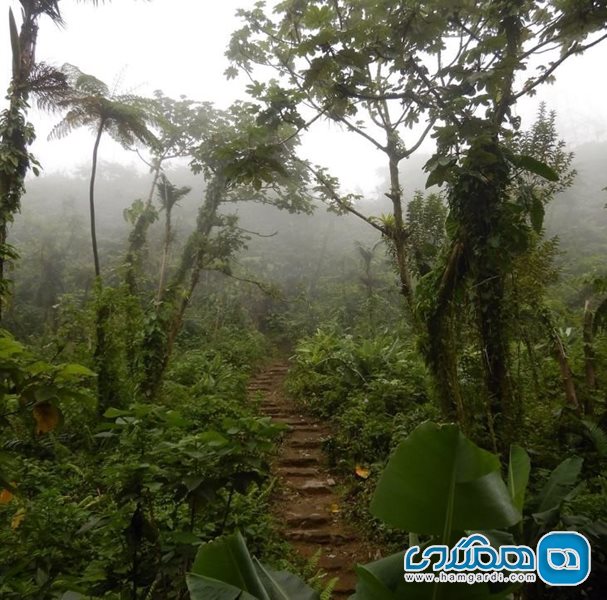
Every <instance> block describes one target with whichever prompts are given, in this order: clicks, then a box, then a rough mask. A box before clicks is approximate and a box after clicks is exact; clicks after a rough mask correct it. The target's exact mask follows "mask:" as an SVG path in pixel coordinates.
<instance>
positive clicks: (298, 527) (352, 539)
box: [248, 361, 372, 599]
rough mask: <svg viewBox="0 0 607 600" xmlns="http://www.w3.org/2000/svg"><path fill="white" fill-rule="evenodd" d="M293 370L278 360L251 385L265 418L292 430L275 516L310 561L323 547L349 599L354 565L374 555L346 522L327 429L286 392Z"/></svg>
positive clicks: (323, 562) (278, 468)
mask: <svg viewBox="0 0 607 600" xmlns="http://www.w3.org/2000/svg"><path fill="white" fill-rule="evenodd" d="M288 368H289V367H288V364H287V363H286V362H285V361H281V362H275V363H273V364H271V365H269V366H268V367H267V368H266V369H265V370H264V371H263V372H261V373H260V374H259V375H257V376H256V377H254V378H253V379H252V380H251V382H250V383H249V386H248V390H249V394H251V395H253V394H257V393H261V394H262V396H263V401H262V413H263V414H265V415H268V416H271V417H272V418H273V419H275V420H276V421H278V422H281V423H286V424H287V425H289V426H290V430H289V431H288V432H287V433H286V434H285V436H284V440H283V443H282V446H281V449H280V452H279V455H278V458H277V459H276V461H275V463H274V472H275V474H276V475H277V476H278V478H279V481H280V486H279V490H278V492H277V494H276V498H275V503H274V513H275V515H276V517H277V520H278V522H279V523H283V524H284V535H285V537H286V539H287V540H289V541H290V542H291V544H292V546H293V547H294V549H295V551H296V552H298V553H299V554H300V555H302V556H303V557H305V558H308V557H310V556H312V555H313V554H314V553H315V552H317V551H318V549H319V548H320V549H321V551H322V557H321V559H320V563H319V567H320V568H321V569H322V570H324V571H326V572H327V574H328V576H329V577H328V579H330V578H333V577H339V582H338V583H337V585H336V587H335V590H334V593H333V597H334V598H335V599H341V598H347V597H348V596H350V595H351V594H352V593H354V587H355V581H356V577H355V575H354V567H355V566H356V564H357V563H365V562H369V561H370V560H372V556H371V553H370V551H369V550H368V549H367V548H366V547H365V544H363V543H362V542H361V540H360V539H359V538H358V536H357V535H356V532H355V531H354V530H353V529H352V528H351V527H349V526H348V525H347V524H346V523H344V522H343V520H342V519H341V518H340V515H339V506H340V498H339V495H338V493H337V490H336V482H335V479H334V478H333V477H332V476H331V473H330V472H329V469H328V467H327V465H326V461H325V458H324V455H323V452H322V442H323V439H325V438H326V437H327V436H328V428H327V426H326V425H324V424H322V423H320V422H319V421H318V420H317V419H315V418H313V417H310V416H309V415H304V414H301V412H300V411H299V409H298V408H297V406H295V404H294V403H293V401H292V400H290V399H289V398H287V397H286V395H285V394H284V392H283V383H284V379H285V377H286V375H287V371H288Z"/></svg>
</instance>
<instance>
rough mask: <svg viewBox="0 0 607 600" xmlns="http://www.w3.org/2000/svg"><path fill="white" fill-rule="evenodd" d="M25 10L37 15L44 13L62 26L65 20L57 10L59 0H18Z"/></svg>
mask: <svg viewBox="0 0 607 600" xmlns="http://www.w3.org/2000/svg"><path fill="white" fill-rule="evenodd" d="M20 2H21V6H23V8H24V10H25V12H26V13H27V12H29V13H30V14H32V15H34V16H36V17H38V16H41V15H45V16H47V17H49V18H50V19H51V20H52V21H53V23H55V24H56V25H59V26H61V27H63V25H65V22H64V20H63V17H62V16H61V11H60V10H59V0H20Z"/></svg>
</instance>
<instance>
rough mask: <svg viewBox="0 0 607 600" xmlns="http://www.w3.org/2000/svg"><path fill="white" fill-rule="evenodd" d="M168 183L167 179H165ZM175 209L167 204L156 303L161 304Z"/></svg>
mask: <svg viewBox="0 0 607 600" xmlns="http://www.w3.org/2000/svg"><path fill="white" fill-rule="evenodd" d="M165 182H166V179H165ZM172 210H173V207H172V206H170V205H169V204H168V203H167V206H166V221H165V224H164V245H163V250H162V263H161V265H160V275H159V276H158V292H157V294H156V301H157V302H160V301H161V300H162V297H163V296H164V285H165V279H166V269H167V263H168V260H169V250H170V247H171V235H172V234H171V211H172Z"/></svg>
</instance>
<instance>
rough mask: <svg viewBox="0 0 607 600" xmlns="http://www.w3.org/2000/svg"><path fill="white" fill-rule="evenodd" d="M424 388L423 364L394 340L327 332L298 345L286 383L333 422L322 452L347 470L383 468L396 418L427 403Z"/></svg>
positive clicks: (382, 335)
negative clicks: (381, 465) (332, 427)
mask: <svg viewBox="0 0 607 600" xmlns="http://www.w3.org/2000/svg"><path fill="white" fill-rule="evenodd" d="M426 385H427V374H426V370H425V368H424V366H423V363H422V362H421V361H420V360H419V358H418V357H417V356H416V355H415V352H414V349H412V348H411V347H410V346H409V345H407V344H406V343H405V342H403V341H402V339H401V338H400V337H399V336H397V335H393V334H390V333H387V332H386V333H384V334H380V335H377V336H375V337H372V338H368V339H367V338H363V337H359V336H354V335H350V334H348V335H343V334H340V333H338V332H337V331H335V330H327V329H325V330H319V331H317V332H316V334H315V335H313V336H310V337H309V338H305V339H303V340H301V341H300V343H299V344H298V346H297V349H296V352H295V365H294V368H293V370H292V372H291V374H290V376H289V379H288V389H289V391H290V393H291V394H293V395H294V396H295V397H296V398H297V399H298V400H299V401H300V402H301V403H302V404H303V405H304V406H306V407H307V408H308V409H309V410H311V411H312V412H313V413H314V414H317V415H319V416H321V417H323V418H331V419H333V420H334V421H335V425H336V428H335V434H334V435H333V436H332V438H331V439H330V441H329V442H328V444H327V449H328V450H329V456H330V458H331V461H332V462H333V463H334V464H335V465H338V466H340V467H343V468H344V469H345V470H347V471H349V472H353V471H354V467H355V465H357V464H361V465H371V464H375V463H378V464H383V461H384V460H385V459H386V457H387V455H388V453H389V451H390V448H391V446H392V438H393V435H394V431H395V428H396V424H397V422H398V420H399V418H400V417H401V415H402V414H404V413H406V412H410V411H414V410H415V409H416V408H417V407H418V406H424V405H425V404H426V403H427V402H428V395H427V389H426ZM396 430H397V431H398V429H396Z"/></svg>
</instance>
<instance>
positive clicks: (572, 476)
mask: <svg viewBox="0 0 607 600" xmlns="http://www.w3.org/2000/svg"><path fill="white" fill-rule="evenodd" d="M583 462H584V459H583V458H579V457H577V456H576V457H574V458H566V459H565V460H564V461H563V462H562V463H561V464H560V465H559V466H558V467H556V469H554V471H552V473H550V477H548V481H547V482H546V484H545V485H544V487H543V488H542V489H541V491H540V493H539V494H538V498H537V500H538V504H537V510H536V513H535V514H541V513H544V512H547V511H550V510H552V509H555V508H558V507H559V506H560V505H561V503H562V502H563V500H564V499H565V497H566V496H567V494H568V493H569V492H570V491H571V488H572V487H573V486H574V485H575V483H576V481H577V480H578V477H579V476H580V471H581V470H582V464H583Z"/></svg>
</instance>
